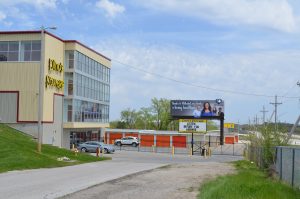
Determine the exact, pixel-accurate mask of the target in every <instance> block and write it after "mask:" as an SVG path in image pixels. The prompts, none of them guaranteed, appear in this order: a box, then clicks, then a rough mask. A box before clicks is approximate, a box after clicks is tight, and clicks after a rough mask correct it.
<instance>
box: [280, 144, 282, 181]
mask: <svg viewBox="0 0 300 199" xmlns="http://www.w3.org/2000/svg"><path fill="white" fill-rule="evenodd" d="M280 180H282V147H280Z"/></svg>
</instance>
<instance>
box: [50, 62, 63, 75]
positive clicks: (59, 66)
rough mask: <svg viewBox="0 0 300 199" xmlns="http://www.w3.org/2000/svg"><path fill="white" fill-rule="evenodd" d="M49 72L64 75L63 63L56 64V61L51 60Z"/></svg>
mask: <svg viewBox="0 0 300 199" xmlns="http://www.w3.org/2000/svg"><path fill="white" fill-rule="evenodd" d="M48 70H49V71H51V70H52V71H57V72H60V73H62V72H64V66H63V65H62V64H61V63H59V64H58V63H56V62H55V60H54V59H49V63H48Z"/></svg>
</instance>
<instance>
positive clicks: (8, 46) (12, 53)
mask: <svg viewBox="0 0 300 199" xmlns="http://www.w3.org/2000/svg"><path fill="white" fill-rule="evenodd" d="M0 61H19V42H18V41H3V42H0Z"/></svg>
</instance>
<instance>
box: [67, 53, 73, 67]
mask: <svg viewBox="0 0 300 199" xmlns="http://www.w3.org/2000/svg"><path fill="white" fill-rule="evenodd" d="M68 65H69V68H70V69H72V68H74V52H73V51H71V52H69V59H68Z"/></svg>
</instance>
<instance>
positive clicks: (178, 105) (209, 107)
mask: <svg viewBox="0 0 300 199" xmlns="http://www.w3.org/2000/svg"><path fill="white" fill-rule="evenodd" d="M221 113H224V101H223V100H221V99H216V100H171V116H172V117H173V118H210V117H212V118H213V117H218V116H220V115H221Z"/></svg>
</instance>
